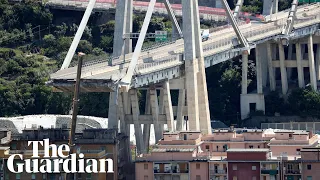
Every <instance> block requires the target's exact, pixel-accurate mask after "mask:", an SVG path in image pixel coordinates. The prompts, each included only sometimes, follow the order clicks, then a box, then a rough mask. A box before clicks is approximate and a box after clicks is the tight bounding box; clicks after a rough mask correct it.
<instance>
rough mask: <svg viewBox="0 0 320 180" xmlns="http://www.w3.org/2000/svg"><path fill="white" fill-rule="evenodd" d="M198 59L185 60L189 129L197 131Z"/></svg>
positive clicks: (198, 127) (198, 126)
mask: <svg viewBox="0 0 320 180" xmlns="http://www.w3.org/2000/svg"><path fill="white" fill-rule="evenodd" d="M197 62H198V61H185V68H186V87H187V106H188V122H189V130H191V131H199V130H200V125H199V109H198V104H199V103H198V88H197V86H196V85H197V84H198V83H197V73H198V64H197Z"/></svg>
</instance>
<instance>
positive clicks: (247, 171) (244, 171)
mask: <svg viewBox="0 0 320 180" xmlns="http://www.w3.org/2000/svg"><path fill="white" fill-rule="evenodd" d="M233 166H236V168H237V170H233ZM252 166H255V167H256V170H252ZM228 176H229V178H228V179H230V180H232V179H233V177H237V180H252V179H253V177H256V180H259V179H260V162H245V163H238V162H231V163H228Z"/></svg>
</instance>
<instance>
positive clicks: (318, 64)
mask: <svg viewBox="0 0 320 180" xmlns="http://www.w3.org/2000/svg"><path fill="white" fill-rule="evenodd" d="M316 73H317V80H320V44H317V52H316Z"/></svg>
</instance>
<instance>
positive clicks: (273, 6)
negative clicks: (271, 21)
mask: <svg viewBox="0 0 320 180" xmlns="http://www.w3.org/2000/svg"><path fill="white" fill-rule="evenodd" d="M278 4H279V0H274V1H273V3H272V0H263V12H262V14H263V15H270V13H272V14H274V13H277V12H278Z"/></svg>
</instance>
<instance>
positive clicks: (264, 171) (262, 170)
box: [261, 169, 278, 175]
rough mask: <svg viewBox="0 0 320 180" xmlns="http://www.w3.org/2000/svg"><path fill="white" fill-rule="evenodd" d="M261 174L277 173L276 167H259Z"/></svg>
mask: <svg viewBox="0 0 320 180" xmlns="http://www.w3.org/2000/svg"><path fill="white" fill-rule="evenodd" d="M261 174H269V175H277V174H278V170H277V169H261Z"/></svg>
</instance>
